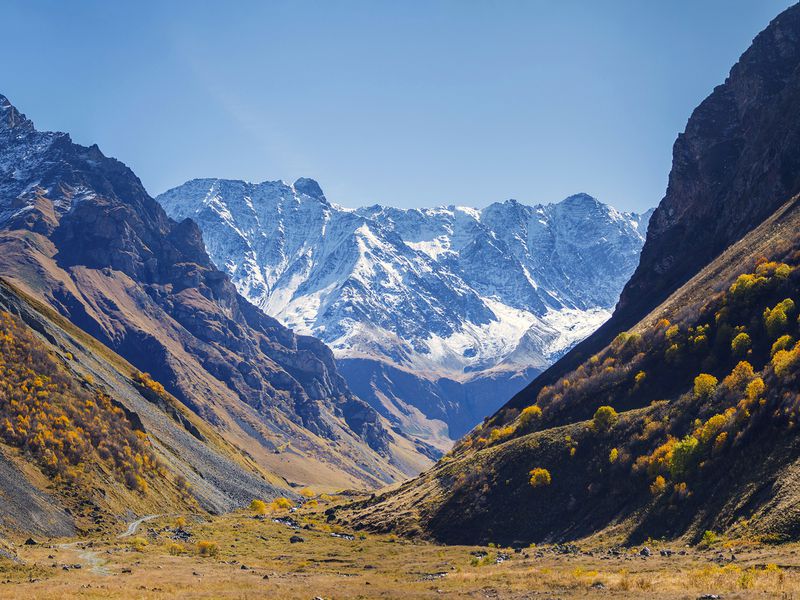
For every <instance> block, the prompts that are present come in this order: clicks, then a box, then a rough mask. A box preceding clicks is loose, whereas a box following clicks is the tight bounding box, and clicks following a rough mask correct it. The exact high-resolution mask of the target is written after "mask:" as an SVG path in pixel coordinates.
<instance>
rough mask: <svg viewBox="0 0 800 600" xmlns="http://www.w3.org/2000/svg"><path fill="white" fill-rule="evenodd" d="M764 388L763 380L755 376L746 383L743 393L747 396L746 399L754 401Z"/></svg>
mask: <svg viewBox="0 0 800 600" xmlns="http://www.w3.org/2000/svg"><path fill="white" fill-rule="evenodd" d="M766 388H767V386H766V385H764V380H763V379H761V377H756V378H755V379H753V381H751V382H750V383H748V384H747V388H745V395H746V396H747V399H748V400H750V401H755V400H757V399H758V398H759V397H760V396H761V394H763V393H764V390H765V389H766Z"/></svg>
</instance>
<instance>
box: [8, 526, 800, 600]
mask: <svg viewBox="0 0 800 600" xmlns="http://www.w3.org/2000/svg"><path fill="white" fill-rule="evenodd" d="M275 517H284V518H286V517H289V518H291V519H294V520H295V521H296V523H297V525H298V526H299V529H295V528H293V527H292V526H291V525H289V524H287V523H286V522H283V523H281V522H275V521H273V518H275ZM323 517H324V515H323V514H322V513H320V512H309V511H300V512H297V513H294V514H289V513H286V512H282V513H270V514H268V515H266V516H257V515H254V514H252V513H250V512H241V513H237V514H231V515H225V516H219V517H212V518H205V517H202V518H201V517H196V516H192V515H186V516H184V517H179V516H169V517H157V518H154V519H151V520H149V521H146V522H143V523H141V524H140V525H139V526H138V528H137V530H136V531H135V532H134V533H132V534H131V535H129V536H127V537H117V536H116V535H109V536H99V537H96V538H90V539H80V540H35V541H36V542H37V543H36V544H35V545H26V544H25V543H24V542H25V540H22V539H19V540H14V542H15V543H11V542H7V543H6V544H5V545H4V546H0V550H2V553H4V554H7V555H8V556H13V557H15V558H14V559H12V558H0V598H24V599H26V600H27V599H30V598H53V599H56V598H276V599H287V600H288V599H295V598H297V599H302V600H313V599H314V598H323V599H330V600H333V599H337V598H542V599H544V598H548V599H556V598H561V599H567V598H626V599H627V598H631V599H632V598H682V599H683V598H686V599H692V600H694V599H696V598H702V597H704V596H705V597H708V598H711V597H713V596H706V595H710V594H715V595H719V596H720V597H722V598H725V599H726V600H730V599H734V598H785V599H790V598H799V599H800V556H799V555H798V554H797V551H798V550H799V549H800V546H796V545H780V546H770V545H764V544H757V543H748V542H742V541H727V542H726V541H723V540H719V541H715V543H714V544H712V545H711V546H710V547H709V548H689V547H683V546H681V545H679V544H674V543H673V544H665V543H658V542H654V543H650V544H648V546H647V548H648V549H649V551H650V556H644V555H643V554H642V547H637V548H615V547H613V546H610V545H609V544H608V542H607V541H606V543H600V542H598V541H594V542H593V543H590V542H586V543H583V544H578V545H576V546H541V547H531V548H525V549H519V550H517V551H515V550H513V549H509V548H495V547H491V546H490V547H470V546H438V545H434V544H430V543H426V542H422V541H419V542H416V541H412V540H406V539H400V538H397V537H395V536H391V535H373V534H360V533H358V532H354V531H348V530H346V529H343V528H341V527H339V526H337V525H332V526H331V525H328V524H326V523H325V520H324V518H323ZM123 529H124V528H123ZM293 536H299V537H300V538H302V540H303V541H295V542H294V543H292V541H291V538H292V537H293ZM4 548H5V549H4ZM662 551H664V552H663V553H662ZM670 552H671V553H672V554H671V555H664V554H669V553H670Z"/></svg>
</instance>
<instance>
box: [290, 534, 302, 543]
mask: <svg viewBox="0 0 800 600" xmlns="http://www.w3.org/2000/svg"><path fill="white" fill-rule="evenodd" d="M289 542H290V543H292V544H298V543H300V542H305V540H304V539H303V538H301V537H300V536H299V535H293V536H292V537H290V538H289Z"/></svg>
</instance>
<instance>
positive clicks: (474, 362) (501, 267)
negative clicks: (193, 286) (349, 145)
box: [157, 179, 650, 439]
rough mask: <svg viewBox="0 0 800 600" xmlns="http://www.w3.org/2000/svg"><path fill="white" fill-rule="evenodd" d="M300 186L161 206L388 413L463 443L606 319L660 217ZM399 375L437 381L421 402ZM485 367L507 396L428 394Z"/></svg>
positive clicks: (592, 207) (178, 197) (566, 203)
mask: <svg viewBox="0 0 800 600" xmlns="http://www.w3.org/2000/svg"><path fill="white" fill-rule="evenodd" d="M298 181H299V182H301V183H300V184H299V186H298V185H290V184H287V183H285V182H283V181H266V182H262V183H257V184H253V183H248V182H244V181H236V180H220V179H195V180H192V181H190V182H187V183H186V184H184V185H182V186H179V187H178V188H175V189H173V190H170V191H168V192H165V193H164V194H161V195H160V196H158V198H157V200H158V201H159V202H161V203H162V204H163V205H164V207H165V209H166V210H167V212H168V213H169V214H170V215H171V216H172V217H173V218H176V219H183V218H192V219H194V220H196V221H198V222H199V223H200V226H201V228H202V229H203V235H204V239H205V240H206V244H207V247H208V249H209V253H210V255H211V257H212V260H214V262H215V263H216V264H218V265H219V266H220V268H222V269H223V270H224V271H226V272H227V273H228V274H229V275H230V276H231V278H232V281H233V282H234V283H235V284H236V285H237V287H238V289H239V290H240V292H241V293H242V294H244V295H245V296H246V297H248V298H250V300H251V301H252V302H253V303H254V304H256V305H257V306H259V307H261V308H262V309H263V310H264V311H265V312H266V313H267V314H271V315H273V316H275V317H276V318H278V319H279V320H280V321H281V322H283V323H284V324H286V325H287V326H289V327H291V328H293V329H294V330H297V331H300V332H302V333H308V334H312V335H315V336H317V337H319V338H321V339H322V340H323V341H325V342H326V343H328V344H330V345H331V347H332V348H333V350H334V352H335V354H336V356H337V359H338V360H339V362H340V364H342V365H343V370H344V372H345V373H348V374H349V377H348V379H349V381H350V382H351V383H352V384H353V385H360V383H361V382H362V381H364V380H372V381H380V382H386V384H385V385H378V386H377V387H376V388H374V389H370V390H365V389H364V388H363V387H360V389H361V390H362V391H361V395H362V397H365V399H368V401H369V402H370V404H371V405H372V406H373V407H375V408H376V409H378V410H379V411H380V412H382V414H384V416H386V417H387V418H389V419H390V420H392V421H393V422H394V423H396V424H399V425H401V428H402V427H404V426H406V425H408V426H411V427H414V428H417V427H419V426H420V423H419V422H416V423H415V424H413V425H411V424H403V420H404V417H401V416H400V415H409V413H411V412H414V409H415V408H423V412H425V413H426V416H427V417H430V418H434V419H437V420H441V419H443V420H444V421H445V423H446V424H447V425H448V426H449V427H452V431H451V432H450V433H449V436H450V438H453V439H454V438H456V437H458V436H459V435H461V434H462V433H464V432H466V431H467V430H469V429H470V428H471V427H472V426H473V425H475V424H476V423H478V422H479V420H480V419H481V418H482V417H483V416H484V415H485V414H487V413H490V412H491V411H492V410H494V408H496V407H497V405H498V403H499V402H500V399H499V396H500V395H501V394H507V395H508V396H509V397H510V396H511V395H512V394H513V393H514V392H516V391H517V390H518V389H520V387H521V386H522V384H523V378H524V377H531V376H533V375H535V374H536V373H537V372H538V371H540V370H542V369H544V368H545V367H546V366H547V365H548V364H549V363H550V362H551V361H552V360H553V359H554V358H557V356H559V355H560V354H561V353H563V352H564V351H565V350H566V349H568V348H569V347H570V346H571V345H572V344H574V343H575V342H576V341H578V340H580V339H581V338H582V337H585V336H586V335H587V334H588V333H590V332H591V331H592V330H593V329H595V328H596V327H597V326H598V325H599V324H600V323H602V321H603V320H605V318H607V316H608V314H609V313H610V308H611V307H612V306H613V305H614V303H615V302H616V299H617V295H618V293H619V290H620V289H621V287H622V284H623V282H624V280H625V279H626V278H627V274H628V273H630V272H632V271H633V268H634V266H635V263H636V260H637V257H638V249H639V246H640V244H641V243H642V241H643V239H644V236H643V230H644V229H645V228H646V225H647V221H648V219H649V215H650V213H649V212H648V213H645V214H644V215H636V214H629V213H620V212H618V211H616V210H615V209H613V208H611V207H607V206H606V205H603V204H602V203H600V202H599V201H597V200H596V199H594V198H592V197H591V196H589V195H587V194H576V195H573V196H570V197H568V198H566V199H565V200H563V201H562V202H560V203H555V204H551V205H533V206H528V205H525V204H522V203H520V202H518V201H516V200H509V201H506V202H503V203H499V202H497V203H493V204H490V205H489V206H487V207H485V208H483V209H480V210H477V209H472V208H468V207H460V206H455V205H451V206H448V207H439V208H432V209H395V208H391V207H383V206H380V205H372V206H368V207H363V208H359V209H345V208H342V207H339V206H338V205H335V204H332V203H330V202H329V201H328V199H327V198H325V196H324V193H323V192H322V190H321V188H320V187H319V185H318V184H317V183H316V182H314V181H313V180H310V179H301V180H298ZM306 190H309V191H310V194H309V193H306ZM554 265H555V266H554ZM365 359H367V360H365ZM345 362H348V363H349V365H348V366H344V363H345ZM384 365H385V366H384ZM398 369H400V370H403V371H413V372H415V373H417V374H418V375H419V376H420V377H421V378H422V379H424V380H425V381H424V382H423V381H420V382H418V383H417V384H416V386H417V389H418V390H420V389H429V390H430V392H429V393H428V394H426V398H425V399H422V400H421V401H420V402H418V403H416V405H415V406H409V405H408V403H407V401H406V400H405V399H404V398H402V397H400V396H397V395H396V394H394V393H393V392H392V391H391V390H390V389H389V388H390V387H393V386H392V383H391V381H390V378H388V373H390V372H391V373H395V374H398V375H399V374H400V372H399V371H398ZM500 372H502V373H503V376H502V377H499V376H498V373H500ZM521 374H524V375H522V376H521ZM482 375H484V376H486V377H491V378H492V380H493V381H494V382H495V383H496V384H497V385H498V386H499V387H498V388H497V392H498V393H497V397H495V398H492V397H491V396H486V395H484V396H482V398H483V399H484V401H483V402H482V403H481V405H480V406H475V407H474V408H473V409H472V410H469V411H467V413H465V414H468V415H469V416H468V417H467V418H466V419H464V418H462V417H463V416H464V415H463V414H462V416H461V417H459V416H456V414H455V413H458V412H459V411H458V408H457V407H456V406H455V404H454V403H452V402H448V401H447V400H443V399H442V398H441V397H442V396H444V395H446V394H444V392H443V391H441V390H440V391H433V388H440V387H441V384H442V383H444V382H457V383H458V386H457V389H456V393H457V394H458V395H462V394H463V393H465V391H466V390H468V389H470V383H472V382H474V381H475V380H476V379H479V378H480V377H481V376H482ZM446 385H447V387H448V388H450V389H452V388H451V387H450V384H449V383H448V384H446ZM431 386H433V387H431ZM394 387H396V386H394ZM412 404H414V403H413V402H412ZM426 411H427V412H426ZM434 428H436V426H434ZM434 437H435V436H434Z"/></svg>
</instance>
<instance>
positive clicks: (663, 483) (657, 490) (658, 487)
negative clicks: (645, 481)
mask: <svg viewBox="0 0 800 600" xmlns="http://www.w3.org/2000/svg"><path fill="white" fill-rule="evenodd" d="M666 489H667V480H666V479H664V478H663V477H662V476H661V475H659V476H657V477H656V478H655V479H654V480H653V483H651V484H650V493H651V494H653V496H660V495H661V494H663V493H664V490H666Z"/></svg>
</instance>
